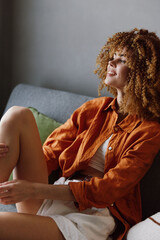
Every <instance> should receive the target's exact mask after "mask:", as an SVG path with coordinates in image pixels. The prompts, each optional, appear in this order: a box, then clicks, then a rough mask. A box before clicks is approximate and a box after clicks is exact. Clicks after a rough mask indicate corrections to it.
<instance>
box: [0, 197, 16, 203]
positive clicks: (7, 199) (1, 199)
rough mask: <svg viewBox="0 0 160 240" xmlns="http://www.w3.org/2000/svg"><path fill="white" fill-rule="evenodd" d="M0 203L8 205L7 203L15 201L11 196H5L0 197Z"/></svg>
mask: <svg viewBox="0 0 160 240" xmlns="http://www.w3.org/2000/svg"><path fill="white" fill-rule="evenodd" d="M0 203H1V204H3V205H8V204H15V203H16V202H15V201H14V200H13V199H12V198H10V197H6V198H0Z"/></svg>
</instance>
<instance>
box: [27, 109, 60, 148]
mask: <svg viewBox="0 0 160 240" xmlns="http://www.w3.org/2000/svg"><path fill="white" fill-rule="evenodd" d="M29 109H30V110H31V111H32V113H33V116H34V118H35V120H36V124H37V127H38V131H39V135H40V139H41V142H42V144H43V143H44V141H45V140H46V138H47V137H48V136H49V134H50V133H51V132H53V131H54V130H55V129H56V128H57V127H59V126H60V125H61V123H59V122H57V121H55V120H54V119H53V118H49V117H48V116H46V115H45V114H42V113H40V112H38V111H37V109H35V108H33V107H29Z"/></svg>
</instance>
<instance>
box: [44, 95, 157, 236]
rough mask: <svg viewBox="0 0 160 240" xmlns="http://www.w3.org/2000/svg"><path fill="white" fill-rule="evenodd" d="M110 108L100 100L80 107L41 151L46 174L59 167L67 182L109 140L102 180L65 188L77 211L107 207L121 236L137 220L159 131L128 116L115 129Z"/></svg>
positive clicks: (112, 104) (109, 103)
mask: <svg viewBox="0 0 160 240" xmlns="http://www.w3.org/2000/svg"><path fill="white" fill-rule="evenodd" d="M115 102H116V100H113V99H112V98H106V97H103V98H98V99H94V100H91V101H89V102H87V103H85V104H83V105H82V106H81V107H80V108H78V109H77V110H76V111H75V112H74V113H73V114H72V116H71V118H70V119H69V120H68V121H67V122H66V123H65V124H64V125H62V126H61V127H59V128H58V129H56V130H55V131H54V132H53V133H52V134H51V135H50V137H49V138H48V139H47V140H46V142H45V144H44V146H43V150H44V154H45V156H46V160H47V165H48V170H49V173H51V171H52V170H56V169H57V168H59V167H60V168H61V171H62V175H63V176H65V177H69V176H71V175H72V174H73V173H74V172H75V171H77V170H81V169H85V168H86V167H87V166H88V162H89V161H90V159H91V158H92V156H93V155H94V154H95V152H96V151H97V149H98V148H99V146H100V145H101V144H102V143H103V142H104V141H105V140H106V139H107V138H108V137H109V136H110V135H111V134H112V138H111V139H110V144H109V147H108V149H106V159H105V170H104V177H103V178H97V177H94V178H92V179H91V181H90V182H86V181H84V182H79V183H74V182H73V183H70V184H69V185H70V188H71V190H72V192H73V194H74V196H75V198H76V201H77V202H78V204H79V209H80V210H84V209H86V208H90V207H92V206H94V207H97V208H103V207H108V208H109V209H110V211H111V213H112V214H113V215H114V216H116V217H117V218H118V219H119V220H120V221H121V222H122V223H123V224H124V225H125V232H126V231H127V230H128V229H129V227H130V226H132V225H134V224H135V223H137V222H139V221H140V220H141V198H140V188H139V181H140V180H141V179H142V178H143V176H144V175H145V173H146V172H147V171H148V169H149V168H150V166H151V164H152V162H153V159H154V157H155V156H156V154H157V152H158V151H159V149H160V125H159V124H158V123H156V122H152V121H143V122H142V121H140V120H139V119H137V117H136V116H130V115H129V116H127V117H126V118H125V119H124V120H123V121H122V122H120V123H119V124H116V121H117V117H118V116H117V113H116V111H115V108H116V107H115ZM125 232H124V233H123V235H124V234H125ZM123 235H122V236H123ZM122 236H120V238H119V239H122Z"/></svg>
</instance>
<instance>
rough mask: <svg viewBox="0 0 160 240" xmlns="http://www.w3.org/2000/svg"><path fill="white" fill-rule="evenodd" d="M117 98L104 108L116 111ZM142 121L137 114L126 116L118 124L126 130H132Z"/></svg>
mask: <svg viewBox="0 0 160 240" xmlns="http://www.w3.org/2000/svg"><path fill="white" fill-rule="evenodd" d="M116 105H117V98H114V99H113V100H112V101H111V102H110V104H109V105H108V106H107V107H106V108H104V111H107V110H111V111H113V112H115V114H117V113H116ZM140 123H141V120H140V119H139V118H138V117H137V116H136V115H128V116H126V117H125V118H124V119H123V120H122V121H121V122H120V123H119V124H116V125H117V126H118V127H119V128H121V129H122V130H123V131H124V132H128V133H130V132H132V131H133V130H134V128H135V127H136V126H137V125H138V124H140Z"/></svg>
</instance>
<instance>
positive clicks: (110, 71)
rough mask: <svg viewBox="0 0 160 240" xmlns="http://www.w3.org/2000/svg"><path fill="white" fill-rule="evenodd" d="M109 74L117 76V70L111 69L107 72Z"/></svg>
mask: <svg viewBox="0 0 160 240" xmlns="http://www.w3.org/2000/svg"><path fill="white" fill-rule="evenodd" d="M107 75H109V76H115V75H116V72H115V71H113V70H110V69H109V70H108V72H107Z"/></svg>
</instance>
